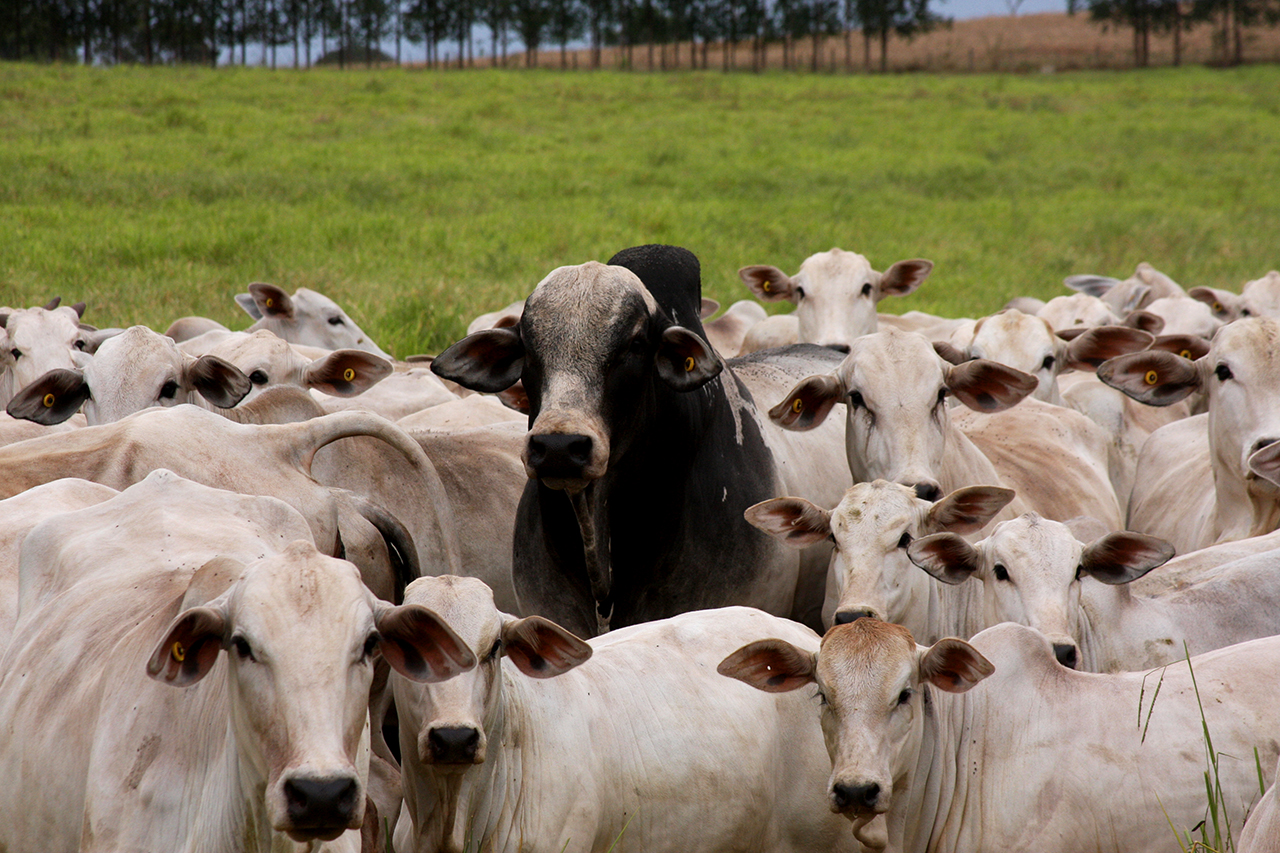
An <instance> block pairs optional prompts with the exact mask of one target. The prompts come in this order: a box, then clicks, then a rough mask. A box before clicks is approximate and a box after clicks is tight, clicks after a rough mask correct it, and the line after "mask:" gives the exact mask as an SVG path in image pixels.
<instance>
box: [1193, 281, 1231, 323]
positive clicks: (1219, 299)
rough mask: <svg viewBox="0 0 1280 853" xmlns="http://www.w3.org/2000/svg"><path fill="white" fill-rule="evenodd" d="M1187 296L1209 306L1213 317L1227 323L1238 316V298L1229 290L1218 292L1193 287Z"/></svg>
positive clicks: (1211, 288)
mask: <svg viewBox="0 0 1280 853" xmlns="http://www.w3.org/2000/svg"><path fill="white" fill-rule="evenodd" d="M1187 296H1190V297H1191V298H1192V299H1195V300H1197V301H1199V302H1203V303H1204V304H1205V305H1208V306H1209V310H1210V311H1212V312H1213V316H1215V317H1217V318H1218V319H1219V320H1222V321H1223V322H1224V323H1229V322H1231V321H1232V320H1235V319H1237V318H1239V316H1240V296H1239V294H1236V293H1232V292H1231V291H1230V290H1218V289H1216V288H1213V287H1193V288H1191V289H1190V290H1188V291H1187Z"/></svg>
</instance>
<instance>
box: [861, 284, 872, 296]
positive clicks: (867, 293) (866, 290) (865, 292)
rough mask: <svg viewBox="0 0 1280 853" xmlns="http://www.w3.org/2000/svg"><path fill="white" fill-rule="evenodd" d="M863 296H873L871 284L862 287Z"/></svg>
mask: <svg viewBox="0 0 1280 853" xmlns="http://www.w3.org/2000/svg"><path fill="white" fill-rule="evenodd" d="M862 295H863V296H870V295H871V282H867V283H866V284H864V285H862Z"/></svg>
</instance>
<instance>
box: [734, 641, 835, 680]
mask: <svg viewBox="0 0 1280 853" xmlns="http://www.w3.org/2000/svg"><path fill="white" fill-rule="evenodd" d="M816 671H817V655H815V654H813V653H812V652H806V651H804V650H803V649H798V648H796V647H795V646H793V645H791V644H790V643H788V642H787V641H786V640H773V639H770V640H756V641H755V642H754V643H747V644H746V645H745V646H743V647H742V648H740V649H738V650H737V651H736V652H734V653H732V654H731V655H729V656H728V657H727V658H725V659H724V660H722V661H720V665H719V666H717V667H716V672H718V673H720V674H721V675H727V676H729V677H730V678H736V679H738V680H739V681H741V682H743V683H745V684H750V685H751V686H752V687H754V688H755V689H757V690H763V691H765V692H766V693H786V692H787V691H789V690H796V689H797V688H800V687H804V686H805V685H806V684H811V683H813V681H814V680H815V672H816Z"/></svg>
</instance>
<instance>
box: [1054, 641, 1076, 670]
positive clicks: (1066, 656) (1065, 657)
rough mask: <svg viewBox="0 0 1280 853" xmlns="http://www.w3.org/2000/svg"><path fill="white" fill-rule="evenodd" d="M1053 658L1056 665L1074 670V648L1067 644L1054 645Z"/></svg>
mask: <svg viewBox="0 0 1280 853" xmlns="http://www.w3.org/2000/svg"><path fill="white" fill-rule="evenodd" d="M1053 656H1054V657H1056V658H1057V659H1058V663H1060V664H1062V665H1063V666H1065V667H1066V668H1067V669H1075V668H1076V663H1077V660H1078V658H1077V652H1076V647H1075V646H1074V645H1072V644H1069V643H1054V644H1053Z"/></svg>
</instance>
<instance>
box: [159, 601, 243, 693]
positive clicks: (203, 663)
mask: <svg viewBox="0 0 1280 853" xmlns="http://www.w3.org/2000/svg"><path fill="white" fill-rule="evenodd" d="M226 631H227V615H226V611H225V610H223V609H222V608H221V607H217V606H211V607H193V608H191V609H190V610H187V611H184V612H182V613H179V614H178V616H177V618H176V619H174V620H173V623H172V624H171V625H170V626H169V630H168V631H166V632H165V635H164V637H163V638H162V639H161V640H160V642H159V643H158V644H156V647H155V650H154V651H153V652H152V653H151V658H150V659H149V660H148V661H147V675H149V676H151V677H152V678H154V679H155V680H156V681H159V682H161V683H163V684H172V685H173V686H175V687H186V686H188V685H190V684H195V683H196V682H197V681H199V680H200V679H202V678H204V677H205V676H206V675H208V674H209V670H211V669H213V665H214V664H215V663H216V662H217V660H218V652H220V651H221V650H222V643H223V640H224V639H225V635H226Z"/></svg>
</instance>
